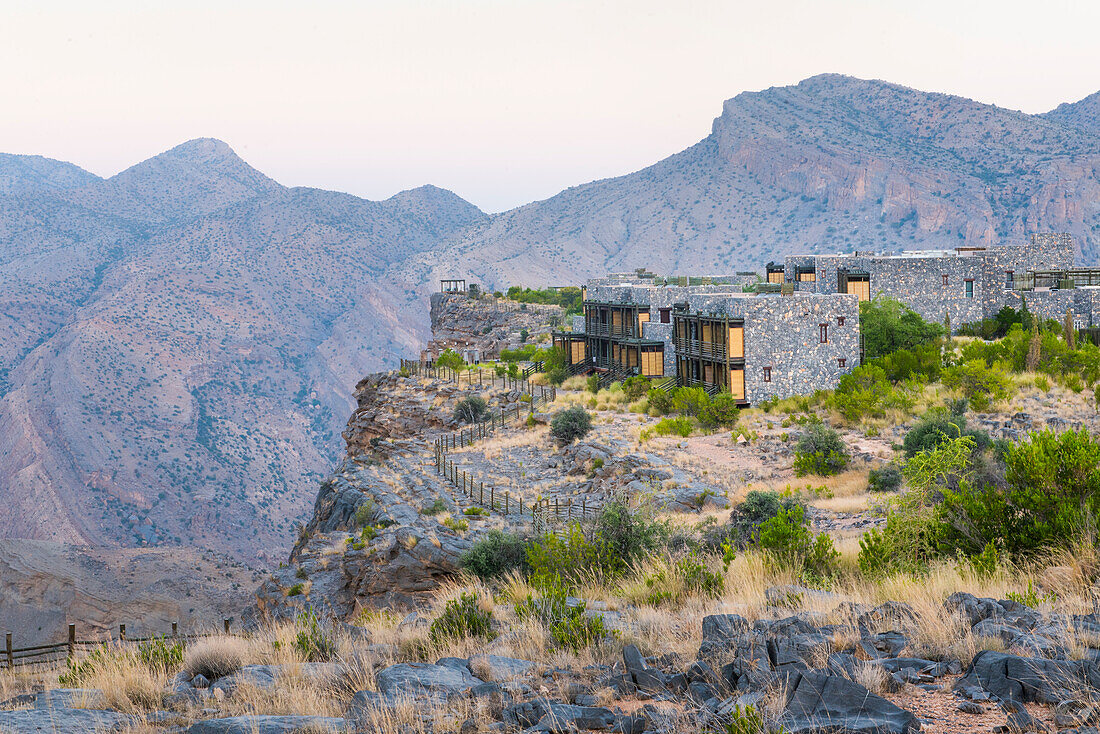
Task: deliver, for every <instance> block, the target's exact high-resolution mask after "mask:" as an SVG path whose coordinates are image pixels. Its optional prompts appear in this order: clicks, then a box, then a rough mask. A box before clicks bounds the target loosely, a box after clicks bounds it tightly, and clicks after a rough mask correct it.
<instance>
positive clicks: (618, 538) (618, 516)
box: [596, 502, 671, 573]
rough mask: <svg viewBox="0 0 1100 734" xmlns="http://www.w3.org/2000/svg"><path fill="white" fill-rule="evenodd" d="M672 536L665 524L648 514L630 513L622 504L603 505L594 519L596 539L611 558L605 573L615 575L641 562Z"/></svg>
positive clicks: (610, 503)
mask: <svg viewBox="0 0 1100 734" xmlns="http://www.w3.org/2000/svg"><path fill="white" fill-rule="evenodd" d="M670 534H671V528H670V526H669V524H668V523H667V522H661V521H658V520H655V519H654V518H653V517H652V515H651V514H650V513H647V512H632V511H631V510H630V508H629V507H627V506H626V505H625V504H623V503H622V502H609V503H608V504H606V505H604V508H603V510H601V512H600V514H599V517H597V518H596V536H597V537H598V538H599V541H600V543H601V544H602V545H603V547H604V548H605V549H606V552H607V553H608V554H610V556H611V558H612V559H613V560H612V561H611V562H610V563H605V566H604V570H605V571H607V572H610V573H616V572H619V571H622V570H625V568H626V567H627V566H630V565H633V564H634V563H637V562H638V561H640V560H642V559H643V558H645V557H646V556H648V555H650V554H651V553H653V552H654V551H655V550H657V549H658V548H660V547H661V546H663V545H664V544H665V543H666V542H667V541H668V538H669V536H670Z"/></svg>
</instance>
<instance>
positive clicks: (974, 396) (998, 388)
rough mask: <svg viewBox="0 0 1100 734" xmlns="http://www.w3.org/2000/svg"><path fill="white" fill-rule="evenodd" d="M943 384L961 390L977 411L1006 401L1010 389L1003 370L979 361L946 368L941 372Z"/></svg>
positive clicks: (974, 360) (1009, 383)
mask: <svg viewBox="0 0 1100 734" xmlns="http://www.w3.org/2000/svg"><path fill="white" fill-rule="evenodd" d="M998 364H1000V363H998ZM943 384H944V385H946V386H947V387H949V388H952V389H958V390H961V391H962V394H963V395H964V396H965V397H966V399H967V400H968V401H969V402H970V405H971V406H972V407H973V408H974V410H977V411H984V410H988V409H989V407H990V406H992V405H993V404H994V403H999V402H1001V401H1002V400H1006V399H1007V398H1008V396H1009V394H1010V390H1011V388H1012V381H1011V380H1010V379H1009V377H1008V375H1006V374H1005V373H1004V371H1003V370H1001V369H999V368H998V367H996V366H995V367H988V366H987V365H986V363H985V362H984V361H983V360H981V359H971V360H968V361H966V362H963V363H962V364H959V365H955V366H953V367H948V368H947V369H945V370H944V371H943Z"/></svg>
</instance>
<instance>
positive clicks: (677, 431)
mask: <svg viewBox="0 0 1100 734" xmlns="http://www.w3.org/2000/svg"><path fill="white" fill-rule="evenodd" d="M653 430H654V431H656V432H657V434H658V435H660V436H681V437H683V438H687V437H688V436H690V435H691V431H692V425H691V419H690V418H684V417H677V418H662V419H661V420H659V421H657V425H655V426H653Z"/></svg>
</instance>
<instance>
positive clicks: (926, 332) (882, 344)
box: [859, 296, 943, 361]
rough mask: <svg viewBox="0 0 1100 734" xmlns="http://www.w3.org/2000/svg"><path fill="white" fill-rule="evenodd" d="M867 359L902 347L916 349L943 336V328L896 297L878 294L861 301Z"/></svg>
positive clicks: (861, 324) (862, 331)
mask: <svg viewBox="0 0 1100 734" xmlns="http://www.w3.org/2000/svg"><path fill="white" fill-rule="evenodd" d="M859 328H860V332H861V333H862V334H863V352H864V359H866V360H868V361H870V360H873V359H877V358H879V357H883V356H885V355H887V354H890V353H891V352H896V351H898V350H899V349H909V350H912V349H915V348H917V347H919V346H921V345H922V344H927V343H928V342H931V341H933V340H935V339H938V338H939V337H940V336H942V335H943V327H942V326H940V325H939V324H932V323H929V322H927V321H925V320H924V319H923V318H921V316H920V314H918V313H917V312H916V311H914V310H913V309H911V308H909V307H908V306H906V305H905V304H903V303H902V302H901V301H897V300H895V299H893V298H886V297H883V296H878V297H877V298H874V299H872V300H870V301H864V302H863V303H860V304H859Z"/></svg>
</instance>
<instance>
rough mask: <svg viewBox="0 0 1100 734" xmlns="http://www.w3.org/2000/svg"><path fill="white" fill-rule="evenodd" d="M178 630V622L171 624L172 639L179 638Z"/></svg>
mask: <svg viewBox="0 0 1100 734" xmlns="http://www.w3.org/2000/svg"><path fill="white" fill-rule="evenodd" d="M179 630H180V623H179V622H173V623H172V637H178V636H179Z"/></svg>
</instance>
